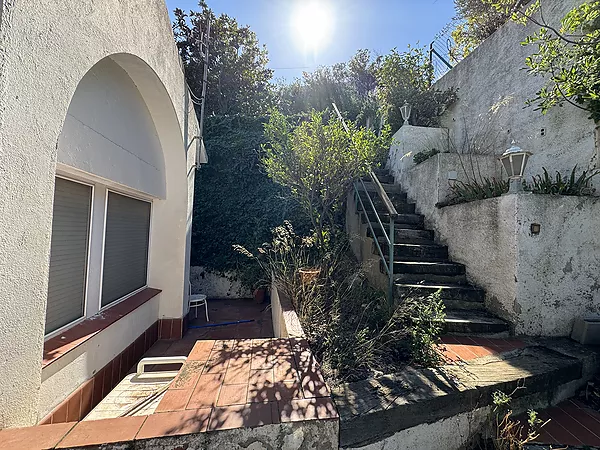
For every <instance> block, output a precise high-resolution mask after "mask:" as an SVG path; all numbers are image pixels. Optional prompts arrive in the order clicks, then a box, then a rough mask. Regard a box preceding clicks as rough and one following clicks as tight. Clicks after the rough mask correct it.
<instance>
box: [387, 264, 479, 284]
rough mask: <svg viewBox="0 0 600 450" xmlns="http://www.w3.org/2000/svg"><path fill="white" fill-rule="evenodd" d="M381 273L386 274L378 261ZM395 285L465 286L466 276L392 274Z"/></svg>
mask: <svg viewBox="0 0 600 450" xmlns="http://www.w3.org/2000/svg"><path fill="white" fill-rule="evenodd" d="M379 264H380V266H379V268H380V269H381V273H387V272H386V271H385V267H384V265H383V261H379ZM394 281H395V283H396V284H453V285H456V284H459V285H466V284H468V282H467V276H466V275H465V274H464V273H463V274H460V275H438V274H434V273H394Z"/></svg>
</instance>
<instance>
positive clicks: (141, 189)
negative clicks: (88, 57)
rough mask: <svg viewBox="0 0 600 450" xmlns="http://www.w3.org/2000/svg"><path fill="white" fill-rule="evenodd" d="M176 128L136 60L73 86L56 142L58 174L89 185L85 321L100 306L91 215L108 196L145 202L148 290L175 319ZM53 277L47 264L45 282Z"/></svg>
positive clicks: (118, 60) (179, 209) (112, 63)
mask: <svg viewBox="0 0 600 450" xmlns="http://www.w3.org/2000/svg"><path fill="white" fill-rule="evenodd" d="M181 128H182V127H181V126H180V124H179V121H178V118H177V114H176V112H175V109H174V107H173V102H172V100H171V98H170V96H169V93H168V91H167V89H166V88H165V86H164V84H163V83H162V81H161V80H160V78H159V77H158V76H157V74H156V73H155V72H154V70H153V69H152V68H151V67H150V66H149V65H148V64H147V63H146V62H145V61H143V60H142V59H140V58H139V57H137V56H134V55H131V54H113V55H111V56H109V57H106V58H104V59H102V60H101V61H99V62H97V63H96V64H95V65H94V66H93V67H92V68H91V69H90V70H89V71H88V72H87V73H86V75H85V76H84V77H83V78H82V79H81V81H80V82H79V84H78V86H77V89H76V90H75V93H74V95H73V97H72V99H71V103H70V105H69V108H68V112H67V115H66V118H65V121H64V124H63V129H62V131H61V134H60V137H59V140H58V146H57V147H58V148H57V150H58V152H57V162H58V165H57V175H59V176H66V177H67V178H72V179H74V180H75V181H81V182H84V183H89V184H92V185H94V186H95V188H94V194H93V195H94V199H93V202H92V203H93V208H92V209H93V214H92V215H91V222H90V223H91V238H90V243H89V260H88V269H87V275H86V276H87V280H86V286H87V287H86V296H87V297H88V300H86V304H87V308H86V315H87V316H89V315H90V313H92V314H93V313H95V312H96V311H97V310H98V309H99V308H101V307H103V306H105V305H104V304H103V303H102V302H104V300H105V299H104V296H103V293H102V290H103V289H104V287H103V274H104V273H105V272H106V268H104V267H103V261H104V259H103V258H104V252H105V248H104V245H105V240H104V236H103V235H102V233H103V232H104V228H103V227H105V226H106V225H105V224H106V217H105V215H104V214H99V213H98V210H99V209H102V208H106V209H107V210H108V208H107V207H106V206H105V205H106V202H105V203H104V204H101V203H102V201H103V200H105V199H106V198H110V195H111V192H115V193H120V194H124V195H130V196H132V197H133V198H136V197H137V198H139V199H142V200H146V201H150V202H151V204H152V207H151V215H150V226H149V231H148V234H149V245H148V249H147V252H148V254H147V261H148V266H147V273H146V277H147V286H149V287H155V288H158V289H161V290H162V291H163V295H162V297H161V300H160V306H159V316H161V317H181V316H182V313H183V310H184V304H183V303H184V302H183V297H184V292H185V286H184V279H185V269H186V268H185V241H186V232H187V230H186V214H187V182H186V167H187V161H186V152H185V151H184V148H183V147H184V144H183V139H182V132H181ZM100 186H101V187H102V188H101V189H104V190H105V192H106V193H105V197H104V199H103V198H102V196H101V195H100V196H99V192H100V191H101V189H97V188H96V187H100ZM107 189H108V190H107ZM99 232H100V237H98V233H99ZM52 276H53V275H52V264H51V274H50V281H51V282H52ZM50 284H52V283H50ZM104 284H106V283H104ZM89 298H91V299H92V301H91V302H90V300H89ZM100 298H102V300H101V301H100V300H99V299H100ZM94 299H98V300H94ZM49 301H50V297H49Z"/></svg>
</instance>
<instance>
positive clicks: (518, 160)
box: [500, 141, 531, 194]
mask: <svg viewBox="0 0 600 450" xmlns="http://www.w3.org/2000/svg"><path fill="white" fill-rule="evenodd" d="M530 156H531V153H530V152H526V151H524V150H522V149H521V147H519V146H518V145H517V144H516V143H515V141H513V142H512V146H511V147H510V148H509V149H508V150H506V151H505V152H504V153H503V154H502V156H501V157H500V161H502V165H503V166H504V169H505V170H506V173H507V174H508V179H509V183H510V184H509V188H508V193H509V194H515V193H517V192H522V191H523V174H524V173H525V166H526V165H527V161H528V160H529V157H530Z"/></svg>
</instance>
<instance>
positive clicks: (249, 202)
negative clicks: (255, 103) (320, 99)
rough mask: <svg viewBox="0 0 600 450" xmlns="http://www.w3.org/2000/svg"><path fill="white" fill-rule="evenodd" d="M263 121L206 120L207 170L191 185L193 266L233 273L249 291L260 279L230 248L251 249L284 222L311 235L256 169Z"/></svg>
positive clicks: (296, 210) (291, 204) (286, 198)
mask: <svg viewBox="0 0 600 450" xmlns="http://www.w3.org/2000/svg"><path fill="white" fill-rule="evenodd" d="M266 120H267V119H266V118H264V117H258V118H250V117H243V116H230V117H219V116H211V117H207V118H206V125H205V134H204V139H205V143H206V149H207V152H208V155H209V161H210V164H208V165H207V166H204V167H203V168H202V169H201V170H200V171H199V172H198V175H197V178H196V185H195V200H194V216H193V224H192V255H191V257H192V265H198V266H204V267H206V268H207V269H208V270H211V271H215V272H219V273H224V272H228V271H235V272H237V273H238V277H239V278H241V281H242V282H243V283H244V284H245V285H246V286H248V287H253V286H252V285H253V284H254V281H255V280H256V281H258V280H257V278H260V276H261V273H260V271H259V270H258V268H257V267H256V266H255V265H254V264H253V263H251V261H250V260H248V259H247V258H245V257H240V256H239V255H238V254H237V253H235V252H234V251H233V250H232V245H234V244H242V245H244V246H247V247H249V248H256V247H257V246H259V245H260V244H261V243H263V242H265V241H266V240H269V239H270V236H271V229H272V228H273V227H275V226H277V225H279V224H281V223H282V222H283V221H284V220H286V219H289V220H291V221H292V222H293V223H294V225H295V226H296V227H297V228H298V229H299V230H301V231H302V232H308V230H309V229H310V225H309V224H308V221H307V220H306V219H305V218H304V214H303V213H302V211H301V210H300V207H299V205H298V203H297V202H296V201H295V200H294V199H292V198H291V197H290V195H289V193H287V192H286V189H285V188H283V187H282V186H279V185H277V184H275V183H273V182H272V181H271V180H270V179H269V177H268V176H267V175H266V174H265V173H264V171H263V170H262V169H261V166H260V156H261V153H260V148H261V144H263V143H264V142H265V137H264V131H263V124H264V123H265V122H266Z"/></svg>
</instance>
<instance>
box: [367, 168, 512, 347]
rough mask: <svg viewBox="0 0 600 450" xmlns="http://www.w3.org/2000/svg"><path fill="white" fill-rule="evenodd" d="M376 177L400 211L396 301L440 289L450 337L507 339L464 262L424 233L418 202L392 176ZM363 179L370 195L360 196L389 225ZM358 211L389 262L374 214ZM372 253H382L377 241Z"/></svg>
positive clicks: (378, 200) (429, 232) (504, 328)
mask: <svg viewBox="0 0 600 450" xmlns="http://www.w3.org/2000/svg"><path fill="white" fill-rule="evenodd" d="M375 174H376V176H377V178H378V179H379V181H380V182H381V185H382V187H383V188H384V191H385V192H386V194H387V195H388V197H389V198H390V200H391V201H392V203H393V204H394V207H395V208H396V211H397V212H398V217H397V219H396V221H395V236H394V281H395V296H396V298H399V297H401V296H403V295H406V294H414V295H427V294H432V293H434V292H436V291H438V290H440V292H441V298H442V300H443V302H444V304H445V305H446V332H447V333H452V334H478V335H479V334H483V335H496V336H502V335H508V333H509V325H508V323H506V322H505V321H503V320H501V319H499V318H497V317H495V316H493V315H492V314H490V313H489V312H488V311H487V310H486V308H485V305H484V297H485V293H484V291H482V290H481V289H479V288H477V287H475V286H472V285H470V284H469V283H468V281H467V278H466V274H465V266H464V265H463V264H458V263H455V262H452V261H450V259H449V257H448V248H447V247H446V246H443V245H439V244H437V243H436V242H435V239H434V232H433V231H432V230H427V229H425V226H424V218H423V216H422V215H420V214H416V213H415V204H414V203H409V202H408V201H407V198H406V194H405V193H403V192H402V191H401V187H400V185H397V184H394V179H393V177H392V176H391V175H390V174H389V172H387V171H386V170H382V169H378V170H376V171H375ZM367 180H368V181H367ZM364 181H365V186H366V188H367V191H368V194H367V193H365V192H360V194H359V195H360V196H361V197H362V200H363V203H364V204H365V205H367V204H368V203H367V202H368V199H367V198H366V195H369V196H370V197H371V199H372V200H373V204H374V205H375V209H376V211H377V214H378V215H379V217H380V219H381V222H382V223H383V225H384V226H386V227H387V224H388V223H389V214H388V212H387V209H386V208H385V205H384V203H383V202H382V200H381V198H380V197H379V195H378V194H377V191H376V189H375V185H374V183H372V182H371V181H370V177H367V178H365V179H364ZM366 208H369V207H368V206H366ZM358 212H359V213H360V215H361V220H362V223H366V222H367V221H370V222H371V226H372V228H373V230H374V232H375V236H371V231H370V229H369V228H367V236H368V237H373V238H375V239H377V241H378V242H379V245H380V246H381V249H382V251H383V253H384V255H386V262H387V259H388V256H387V255H389V250H388V244H387V241H386V239H385V237H384V235H383V231H382V230H381V227H380V225H379V223H378V221H377V218H376V217H375V213H374V212H372V211H367V212H366V213H365V212H364V211H361V210H360V205H359V206H358ZM372 251H373V254H375V255H379V252H378V251H377V248H376V246H375V243H373V248H372ZM385 267H386V265H385V264H384V262H383V261H380V271H381V272H382V273H384V274H386V269H385ZM386 275H387V274H386Z"/></svg>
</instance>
